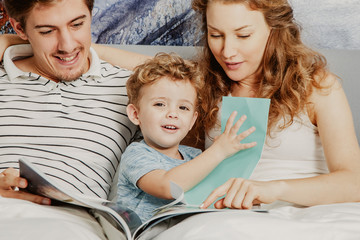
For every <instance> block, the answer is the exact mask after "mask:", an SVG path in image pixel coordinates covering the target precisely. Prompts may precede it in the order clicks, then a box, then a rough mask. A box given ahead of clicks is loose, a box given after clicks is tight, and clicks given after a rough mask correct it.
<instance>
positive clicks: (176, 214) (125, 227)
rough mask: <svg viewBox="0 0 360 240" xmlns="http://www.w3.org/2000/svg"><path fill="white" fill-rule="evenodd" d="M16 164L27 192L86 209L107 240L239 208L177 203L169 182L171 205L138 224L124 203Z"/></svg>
mask: <svg viewBox="0 0 360 240" xmlns="http://www.w3.org/2000/svg"><path fill="white" fill-rule="evenodd" d="M19 167H20V176H21V177H23V178H26V179H27V181H28V187H27V188H26V191H28V192H31V193H33V194H37V195H41V196H45V197H48V198H51V199H52V203H55V204H73V205H77V206H79V207H83V208H85V209H87V210H88V211H89V212H90V213H91V214H92V215H94V216H95V217H96V218H97V219H98V221H99V222H100V224H101V225H102V227H103V229H104V232H105V234H106V235H107V237H108V239H110V240H112V239H114V240H115V239H116V240H119V239H124V236H125V239H129V240H130V239H138V238H139V237H144V236H145V239H146V238H147V237H146V236H148V235H149V234H150V235H151V234H152V233H151V230H152V229H153V228H154V227H156V226H157V225H160V224H162V223H163V224H165V222H166V221H167V220H169V219H176V218H181V219H183V218H186V217H188V216H190V215H193V214H197V213H204V212H214V211H238V210H230V209H221V210H218V209H200V208H199V207H196V206H190V205H186V204H182V205H176V204H178V203H181V202H182V201H183V198H184V192H183V191H182V189H181V188H180V187H179V186H177V185H176V184H174V183H171V189H172V190H171V191H172V195H173V197H174V199H175V200H174V201H173V202H172V203H171V204H169V205H166V206H163V207H161V208H159V209H157V210H156V212H154V216H153V217H152V218H151V219H149V220H148V221H146V222H145V223H141V221H140V218H139V217H138V216H137V214H136V213H135V212H133V211H131V210H130V209H128V208H127V207H125V206H120V205H117V204H115V203H113V202H110V201H107V200H105V199H100V198H95V197H89V196H85V195H81V194H76V193H74V192H69V191H66V189H62V188H61V186H59V185H58V184H56V183H55V182H54V181H52V180H51V178H49V177H48V176H46V175H45V174H44V173H43V172H41V171H40V170H38V169H37V168H36V166H35V165H34V164H32V163H30V162H29V161H27V160H26V159H24V158H21V159H19ZM244 211H247V210H244ZM252 211H260V212H264V211H263V210H256V209H254V210H252ZM147 234H148V235H147Z"/></svg>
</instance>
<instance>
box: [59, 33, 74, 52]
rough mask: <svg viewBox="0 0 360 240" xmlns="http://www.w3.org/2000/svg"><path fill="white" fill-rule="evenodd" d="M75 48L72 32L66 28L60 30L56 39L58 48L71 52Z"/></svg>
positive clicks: (61, 50) (60, 50)
mask: <svg viewBox="0 0 360 240" xmlns="http://www.w3.org/2000/svg"><path fill="white" fill-rule="evenodd" d="M75 48H76V42H75V40H74V36H73V34H72V33H71V32H70V31H69V30H68V29H66V30H62V31H61V32H60V34H59V39H58V50H59V52H63V53H71V52H73V51H74V49H75Z"/></svg>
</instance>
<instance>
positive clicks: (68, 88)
mask: <svg viewBox="0 0 360 240" xmlns="http://www.w3.org/2000/svg"><path fill="white" fill-rule="evenodd" d="M31 51H32V50H31V47H30V45H20V46H14V47H11V48H9V49H8V50H7V51H6V53H5V55H4V64H3V65H0V172H1V171H3V170H5V169H6V168H9V167H13V168H18V159H19V158H20V157H25V158H27V159H28V160H29V161H31V162H33V163H35V164H36V166H37V167H38V168H39V169H40V170H42V171H43V172H44V173H45V174H47V175H48V176H50V177H51V178H53V180H54V181H57V182H58V183H59V184H61V185H63V186H64V187H66V188H67V189H68V190H72V191H76V192H80V193H84V194H87V195H92V196H98V197H101V198H106V197H107V196H108V194H109V191H110V185H111V182H112V180H113V177H114V175H115V171H116V168H117V166H118V164H119V161H120V157H121V154H122V152H123V151H124V150H125V147H126V146H127V145H128V144H129V143H130V141H131V140H132V139H133V138H134V136H135V132H136V131H137V128H136V126H134V125H133V124H132V123H131V122H130V121H129V120H128V118H127V115H126V105H127V101H128V98H127V94H126V87H125V84H126V81H127V79H128V77H129V75H130V74H131V72H130V71H128V70H125V69H120V68H118V67H115V66H113V65H111V64H109V63H106V62H103V61H100V60H99V58H98V56H97V54H96V53H95V51H93V50H92V49H91V55H92V60H91V67H90V69H89V71H88V72H87V73H86V74H84V75H82V76H81V77H80V79H78V80H75V81H73V82H59V83H56V82H54V81H50V80H48V79H45V78H43V77H41V76H39V75H36V74H33V73H26V72H22V71H21V70H19V69H18V68H16V66H15V65H14V64H13V62H12V61H11V60H10V59H13V57H15V56H28V55H29V54H31Z"/></svg>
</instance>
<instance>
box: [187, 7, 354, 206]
mask: <svg viewBox="0 0 360 240" xmlns="http://www.w3.org/2000/svg"><path fill="white" fill-rule="evenodd" d="M192 6H193V9H194V10H195V11H197V12H198V13H200V14H201V15H202V19H203V31H204V33H205V34H204V40H205V48H204V54H203V56H202V57H201V58H200V59H202V61H200V62H201V63H203V70H204V74H205V75H206V81H207V84H206V89H205V91H206V92H207V94H205V96H208V99H207V100H205V101H204V102H206V103H208V105H207V106H204V108H205V111H204V115H203V121H204V126H205V132H206V133H208V134H207V135H208V137H207V141H206V144H207V146H208V145H210V144H211V139H212V137H214V136H216V135H218V133H219V128H218V127H217V122H218V112H219V107H220V105H221V97H222V96H228V95H231V96H234V97H258V98H270V99H271V105H270V113H269V124H268V126H269V128H268V134H267V139H266V144H265V147H264V151H263V154H262V157H261V160H260V161H259V164H258V166H257V167H256V168H255V171H254V173H253V175H252V176H251V179H250V180H246V179H241V178H238V179H229V180H228V181H227V182H226V183H224V184H223V185H221V186H220V187H218V188H217V189H215V190H214V191H213V193H212V194H211V195H210V196H209V197H208V198H207V199H206V200H205V202H204V204H203V207H204V208H206V207H208V206H209V205H210V204H212V203H213V202H214V201H215V200H216V199H217V198H218V197H221V196H223V195H224V194H226V195H225V197H224V198H222V199H221V200H219V201H217V202H216V203H215V207H217V208H224V207H229V208H245V209H249V208H251V207H252V206H253V204H254V203H273V202H275V201H277V200H281V201H286V202H290V203H294V204H299V205H305V206H312V205H318V204H327V203H337V202H355V201H356V202H357V201H360V150H359V145H358V142H357V139H356V135H355V130H354V125H353V121H352V115H351V110H350V108H349V105H348V102H347V100H346V96H345V94H344V92H343V89H342V87H341V85H340V83H339V82H338V80H337V78H336V76H334V75H333V74H331V73H330V72H328V70H327V69H326V60H325V59H324V57H323V56H321V55H320V54H319V53H317V52H314V51H312V50H310V49H309V48H307V47H306V46H305V45H304V44H303V43H302V42H301V39H300V30H299V27H298V25H297V24H296V23H295V22H294V19H293V12H292V9H291V7H290V5H289V3H288V2H287V1H286V0H274V1H265V0H238V1H224V0H193V2H192ZM259 180H262V181H259ZM334 189H337V190H336V191H334Z"/></svg>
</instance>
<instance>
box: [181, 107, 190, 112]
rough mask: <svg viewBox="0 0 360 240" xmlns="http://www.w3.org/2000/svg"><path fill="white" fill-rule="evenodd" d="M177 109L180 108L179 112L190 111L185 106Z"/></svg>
mask: <svg viewBox="0 0 360 240" xmlns="http://www.w3.org/2000/svg"><path fill="white" fill-rule="evenodd" d="M179 108H180V110H184V111H190V108H188V107H186V106H180V107H179Z"/></svg>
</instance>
